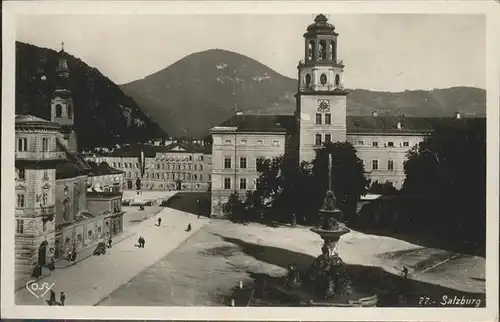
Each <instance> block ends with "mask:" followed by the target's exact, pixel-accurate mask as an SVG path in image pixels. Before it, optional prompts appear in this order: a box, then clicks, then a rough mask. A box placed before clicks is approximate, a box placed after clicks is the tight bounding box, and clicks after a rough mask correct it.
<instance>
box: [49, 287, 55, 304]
mask: <svg viewBox="0 0 500 322" xmlns="http://www.w3.org/2000/svg"><path fill="white" fill-rule="evenodd" d="M54 304H56V292H54V291H53V290H50V296H49V305H50V306H52V305H54Z"/></svg>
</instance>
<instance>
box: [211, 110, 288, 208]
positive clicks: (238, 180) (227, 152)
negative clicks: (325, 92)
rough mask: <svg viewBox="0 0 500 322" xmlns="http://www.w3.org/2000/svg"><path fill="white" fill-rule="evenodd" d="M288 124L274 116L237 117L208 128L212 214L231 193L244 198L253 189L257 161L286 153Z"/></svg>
mask: <svg viewBox="0 0 500 322" xmlns="http://www.w3.org/2000/svg"><path fill="white" fill-rule="evenodd" d="M291 123H293V120H290V118H286V117H285V118H282V117H279V116H273V115H236V116H235V117H233V118H231V119H230V120H228V121H226V122H224V123H222V124H221V125H220V126H216V127H214V128H212V129H211V133H212V138H213V145H212V184H211V190H210V192H211V198H212V202H211V207H212V210H211V211H212V214H220V213H221V212H222V205H223V204H224V203H225V202H226V201H227V199H228V197H229V195H231V194H232V193H233V192H235V191H236V192H238V193H239V194H240V198H243V199H244V198H245V194H246V192H247V191H248V190H255V189H256V185H257V178H258V177H259V173H258V171H257V162H258V160H259V159H261V158H264V159H272V158H275V157H278V156H280V155H283V154H284V153H285V151H286V145H287V144H288V143H289V142H288V134H287V128H289V127H291V126H293V124H291Z"/></svg>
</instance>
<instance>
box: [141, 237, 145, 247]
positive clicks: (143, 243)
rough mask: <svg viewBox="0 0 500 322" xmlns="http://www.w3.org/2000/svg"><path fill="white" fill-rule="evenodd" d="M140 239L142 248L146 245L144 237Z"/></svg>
mask: <svg viewBox="0 0 500 322" xmlns="http://www.w3.org/2000/svg"><path fill="white" fill-rule="evenodd" d="M141 238H142V248H144V245H145V244H146V239H145V238H144V237H141Z"/></svg>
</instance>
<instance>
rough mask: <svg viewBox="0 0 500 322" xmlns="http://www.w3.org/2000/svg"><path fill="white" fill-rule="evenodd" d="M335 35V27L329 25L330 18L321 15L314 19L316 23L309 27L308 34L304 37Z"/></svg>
mask: <svg viewBox="0 0 500 322" xmlns="http://www.w3.org/2000/svg"><path fill="white" fill-rule="evenodd" d="M332 34H333V35H335V36H337V35H338V34H337V33H336V32H335V26H334V25H332V24H330V23H328V18H327V17H326V16H325V15H324V14H319V15H317V16H316V18H314V23H313V24H310V25H309V26H308V27H307V32H306V34H305V35H304V36H307V35H309V36H312V35H332Z"/></svg>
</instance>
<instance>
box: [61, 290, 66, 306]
mask: <svg viewBox="0 0 500 322" xmlns="http://www.w3.org/2000/svg"><path fill="white" fill-rule="evenodd" d="M65 301H66V294H64V292H61V306H64V302H65Z"/></svg>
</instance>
